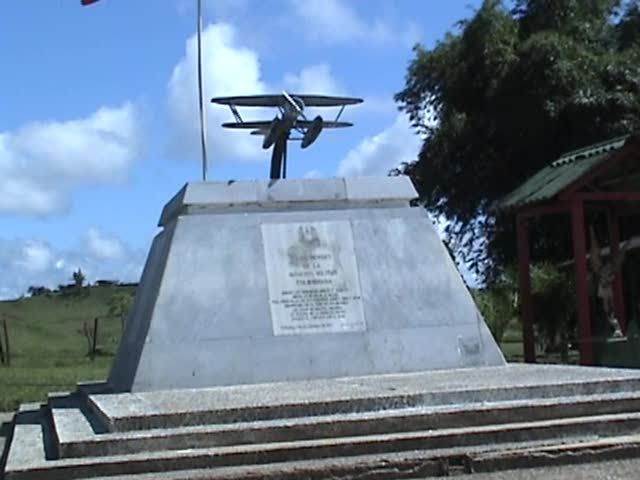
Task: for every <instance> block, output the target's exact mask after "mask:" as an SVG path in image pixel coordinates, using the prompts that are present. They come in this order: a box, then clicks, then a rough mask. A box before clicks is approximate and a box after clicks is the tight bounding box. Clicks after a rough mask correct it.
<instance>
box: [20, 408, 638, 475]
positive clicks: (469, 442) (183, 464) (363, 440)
mask: <svg viewBox="0 0 640 480" xmlns="http://www.w3.org/2000/svg"><path fill="white" fill-rule="evenodd" d="M23 427H25V426H24V425H16V434H19V435H21V438H28V437H29V435H31V437H34V434H35V435H38V434H39V435H40V436H39V437H37V438H35V443H42V444H44V443H46V442H44V441H43V439H42V434H41V433H40V432H39V431H36V430H38V429H37V427H36V429H35V430H34V427H33V426H32V425H28V426H26V427H28V428H29V429H30V430H28V431H27V430H25V431H21V429H22V428H23ZM637 432H640V413H625V414H614V415H600V416H589V417H578V418H572V419H556V420H548V421H539V422H525V423H508V424H503V425H487V426H481V427H463V428H451V429H440V430H427V431H416V432H402V433H391V434H380V435H363V436H358V437H341V438H326V439H314V440H302V441H292V442H274V443H262V444H247V445H233V446H223V447H214V448H200V449H197V448H191V449H183V450H171V451H156V452H149V451H145V452H140V453H136V454H130V455H110V456H101V457H85V458H65V459H61V460H47V458H46V455H45V452H44V450H42V451H41V452H39V455H41V456H42V458H41V459H40V461H39V462H31V464H30V466H25V465H24V462H23V464H22V465H21V466H20V465H18V464H17V463H16V462H14V461H13V460H14V459H12V458H11V456H10V457H9V460H8V462H7V480H16V479H17V480H26V479H35V478H40V477H39V475H42V474H43V473H44V472H45V471H46V473H47V477H46V478H48V479H55V478H70V479H71V478H82V477H83V476H88V475H89V474H94V475H99V474H101V475H105V474H106V475H115V474H124V473H132V472H136V473H143V472H153V471H169V470H184V469H193V468H213V467H230V466H241V465H247V466H248V465H254V466H255V465H263V464H270V463H281V462H290V461H311V460H321V459H327V458H343V459H346V458H347V457H355V456H361V455H371V454H387V453H393V452H406V451H414V450H423V451H424V450H433V452H436V453H437V452H438V451H440V450H442V449H465V448H466V449H467V450H468V451H471V450H473V448H474V447H482V446H487V445H489V446H491V450H492V451H498V452H500V450H502V448H501V445H509V444H510V445H513V444H517V443H523V444H526V443H530V442H532V441H537V442H547V447H549V446H556V447H557V446H561V445H562V444H563V443H565V442H566V441H567V439H573V443H576V444H578V443H580V441H583V442H584V441H585V439H586V440H587V441H593V440H594V439H596V438H600V437H612V438H615V437H620V436H622V435H635V434H636V433H637ZM634 438H635V437H634ZM581 439H582V440H581ZM634 448H635V447H634ZM345 461H346V460H345Z"/></svg>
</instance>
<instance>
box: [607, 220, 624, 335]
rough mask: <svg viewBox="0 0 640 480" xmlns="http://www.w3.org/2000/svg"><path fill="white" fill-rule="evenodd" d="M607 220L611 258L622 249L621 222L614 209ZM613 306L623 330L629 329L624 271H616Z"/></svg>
mask: <svg viewBox="0 0 640 480" xmlns="http://www.w3.org/2000/svg"><path fill="white" fill-rule="evenodd" d="M607 220H608V223H609V245H610V253H611V259H614V258H616V256H617V255H618V252H619V251H620V223H619V217H618V216H617V215H616V214H615V212H614V211H612V210H609V211H608V212H607ZM613 308H614V310H615V312H616V318H617V319H618V322H619V323H620V328H621V329H622V331H623V332H626V331H627V318H626V312H625V311H624V310H625V309H624V293H623V286H622V271H619V272H616V278H615V280H614V282H613Z"/></svg>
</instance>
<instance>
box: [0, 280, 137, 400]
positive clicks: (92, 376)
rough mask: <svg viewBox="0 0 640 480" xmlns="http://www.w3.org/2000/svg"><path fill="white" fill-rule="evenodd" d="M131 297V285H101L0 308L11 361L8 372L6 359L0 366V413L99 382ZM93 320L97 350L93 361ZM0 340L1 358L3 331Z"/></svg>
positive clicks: (45, 294)
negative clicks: (96, 329) (96, 327)
mask: <svg viewBox="0 0 640 480" xmlns="http://www.w3.org/2000/svg"><path fill="white" fill-rule="evenodd" d="M134 293H135V285H133V284H125V285H120V284H117V283H110V282H103V283H102V284H100V285H96V286H87V287H81V288H72V287H70V286H66V288H62V289H59V290H57V291H53V292H39V294H37V295H34V296H31V297H23V298H20V299H17V300H9V301H2V302H0V327H1V326H2V325H1V324H2V322H3V321H6V324H7V330H8V336H9V349H10V360H11V364H10V366H9V365H7V362H6V358H5V362H4V363H2V364H0V411H8V410H13V409H15V408H17V407H18V404H19V403H21V402H28V401H43V400H44V399H45V398H46V394H47V393H48V392H53V391H61V390H69V389H73V388H74V386H75V384H76V383H77V382H78V381H85V380H100V379H104V378H105V377H106V375H107V373H108V370H109V367H110V366H111V361H112V359H113V356H114V354H115V351H116V348H117V346H118V343H119V341H120V336H121V333H122V327H123V321H122V316H123V315H124V314H126V311H127V310H128V306H129V305H130V303H131V300H132V299H133V295H134ZM95 318H98V335H97V342H96V346H97V349H96V355H95V357H94V358H93V359H92V358H91V356H90V355H89V351H90V347H91V343H92V342H91V338H90V336H91V335H92V334H93V329H94V319H95ZM85 325H86V327H85ZM87 333H88V335H89V337H88V336H87ZM0 339H2V345H3V350H4V356H5V357H6V356H7V352H6V345H5V341H4V333H3V332H2V328H0Z"/></svg>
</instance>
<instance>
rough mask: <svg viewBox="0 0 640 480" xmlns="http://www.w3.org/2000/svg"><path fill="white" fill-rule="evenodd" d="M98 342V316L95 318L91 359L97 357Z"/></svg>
mask: <svg viewBox="0 0 640 480" xmlns="http://www.w3.org/2000/svg"><path fill="white" fill-rule="evenodd" d="M97 343H98V317H96V318H94V319H93V345H92V346H91V359H92V360H93V359H94V358H95V357H96V348H97Z"/></svg>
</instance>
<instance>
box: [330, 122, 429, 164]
mask: <svg viewBox="0 0 640 480" xmlns="http://www.w3.org/2000/svg"><path fill="white" fill-rule="evenodd" d="M421 145H422V140H421V138H420V137H419V136H418V135H416V134H415V132H414V131H413V129H412V128H411V126H410V124H409V122H408V121H407V118H406V116H405V115H404V114H402V113H400V114H398V116H397V117H396V120H395V122H394V123H393V124H392V125H391V126H390V127H389V128H387V129H385V130H383V131H382V132H380V133H378V134H377V135H375V136H373V137H368V138H365V139H364V140H363V141H362V142H360V144H359V145H358V146H356V147H355V148H353V149H351V150H350V151H349V152H348V153H347V155H346V157H345V158H344V160H342V162H340V165H338V172H337V175H338V176H340V177H354V176H367V175H386V174H387V173H388V172H389V170H391V169H393V168H395V167H397V166H398V165H400V164H401V163H402V162H411V161H413V160H415V159H416V158H417V155H418V152H419V151H420V147H421Z"/></svg>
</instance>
